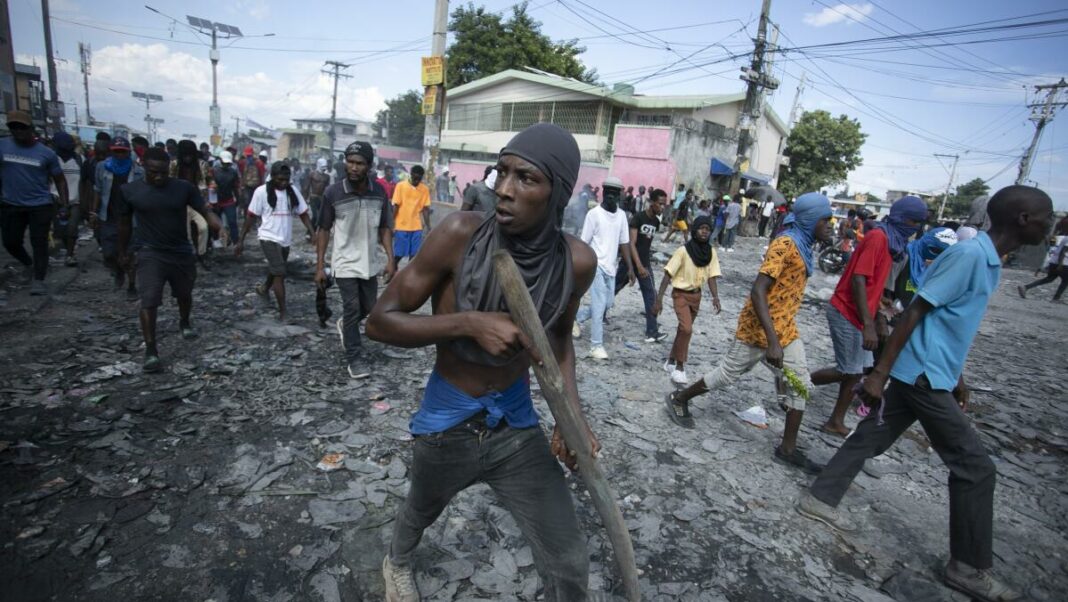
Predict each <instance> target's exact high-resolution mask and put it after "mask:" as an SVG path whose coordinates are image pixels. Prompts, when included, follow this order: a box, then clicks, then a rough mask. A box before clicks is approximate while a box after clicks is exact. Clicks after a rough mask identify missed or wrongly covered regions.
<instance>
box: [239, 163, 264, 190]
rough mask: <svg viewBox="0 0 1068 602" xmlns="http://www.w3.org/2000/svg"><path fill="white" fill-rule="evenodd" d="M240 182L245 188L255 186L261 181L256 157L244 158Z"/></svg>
mask: <svg viewBox="0 0 1068 602" xmlns="http://www.w3.org/2000/svg"><path fill="white" fill-rule="evenodd" d="M241 183H242V184H244V185H245V188H257V187H259V185H260V184H262V183H263V182H261V181H260V168H259V166H258V164H257V161H256V159H254V158H250V159H247V160H245V173H244V174H243V175H242V176H241Z"/></svg>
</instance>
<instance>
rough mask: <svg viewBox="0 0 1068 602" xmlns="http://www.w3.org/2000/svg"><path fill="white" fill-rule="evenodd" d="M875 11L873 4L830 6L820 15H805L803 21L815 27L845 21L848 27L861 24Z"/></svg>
mask: <svg viewBox="0 0 1068 602" xmlns="http://www.w3.org/2000/svg"><path fill="white" fill-rule="evenodd" d="M873 10H875V7H874V6H872V4H871V3H864V4H859V3H858V4H846V3H844V2H843V3H841V4H838V5H836V6H828V7H827V8H824V9H823V10H821V11H820V12H818V13H805V16H804V17H803V18H802V19H801V20H802V21H804V22H805V25H811V26H813V27H824V26H826V25H834V24H835V23H841V22H842V21H845V22H846V25H852V24H853V23H854V22H856V23H859V22H861V21H863V20H865V19H866V18H867V17H868V15H870V14H871V13H872V11H873Z"/></svg>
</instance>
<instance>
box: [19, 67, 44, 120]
mask: <svg viewBox="0 0 1068 602" xmlns="http://www.w3.org/2000/svg"><path fill="white" fill-rule="evenodd" d="M15 108H16V109H18V110H20V111H26V112H27V113H29V114H30V118H31V119H32V120H33V124H34V126H36V127H37V129H38V131H43V130H44V126H45V123H46V116H45V94H44V82H43V81H41V68H40V67H38V66H37V65H23V64H22V63H15Z"/></svg>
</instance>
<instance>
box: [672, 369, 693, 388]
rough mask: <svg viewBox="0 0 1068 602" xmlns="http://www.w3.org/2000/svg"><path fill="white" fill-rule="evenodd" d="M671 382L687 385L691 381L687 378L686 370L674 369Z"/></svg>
mask: <svg viewBox="0 0 1068 602" xmlns="http://www.w3.org/2000/svg"><path fill="white" fill-rule="evenodd" d="M671 382H673V383H675V384H676V385H685V384H686V383H687V382H689V381H688V380H686V371H685V370H678V369H675V370H672V371H671Z"/></svg>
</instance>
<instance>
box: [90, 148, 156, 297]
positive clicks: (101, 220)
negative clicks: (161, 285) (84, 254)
mask: <svg viewBox="0 0 1068 602" xmlns="http://www.w3.org/2000/svg"><path fill="white" fill-rule="evenodd" d="M108 150H109V152H110V156H108V158H107V159H105V160H104V161H102V162H101V163H99V164H98V165H97V166H96V178H95V180H96V184H95V187H94V194H93V208H92V210H91V211H90V212H89V223H90V225H91V226H93V228H94V229H96V237H97V238H96V239H97V242H98V243H99V244H100V252H101V254H102V255H103V258H104V265H105V266H107V267H108V268H109V269H110V270H112V275H113V276H114V279H115V288H116V289H120V288H122V285H123V284H124V283H127V284H128V286H127V289H126V296H127V298H130V299H135V298H137V285H136V277H137V272H136V270H135V269H134V268H133V266H129V265H121V264H120V262H119V211H118V210H117V209H116V208H115V207H113V206H112V205H113V203H112V200H113V199H119V198H120V196H121V195H120V194H119V189H120V188H121V187H122V186H123V185H124V184H127V183H130V182H136V181H138V180H143V179H144V178H145V170H144V168H143V167H142V166H141V164H140V163H138V162H135V161H134V159H133V157H132V156H131V149H130V141H129V140H127V139H125V138H123V137H121V136H118V137H115V138H114V139H112V141H111V147H110V148H109V149H108Z"/></svg>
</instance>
